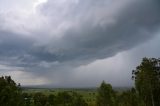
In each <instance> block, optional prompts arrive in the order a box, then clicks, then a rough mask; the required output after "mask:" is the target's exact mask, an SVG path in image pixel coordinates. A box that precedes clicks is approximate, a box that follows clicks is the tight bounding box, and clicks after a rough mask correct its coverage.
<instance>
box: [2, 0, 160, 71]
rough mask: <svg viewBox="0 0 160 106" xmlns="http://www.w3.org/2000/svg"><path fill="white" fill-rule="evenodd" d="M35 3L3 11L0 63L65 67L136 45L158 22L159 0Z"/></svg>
mask: <svg viewBox="0 0 160 106" xmlns="http://www.w3.org/2000/svg"><path fill="white" fill-rule="evenodd" d="M36 9H37V10H36V13H34V14H29V15H28V17H27V18H26V17H22V15H20V14H18V15H17V14H16V13H14V11H12V12H11V13H12V14H13V16H12V14H9V15H8V14H4V13H0V37H1V39H0V48H1V49H0V54H1V55H0V64H3V65H8V66H13V67H23V68H24V69H23V71H30V72H32V73H34V74H35V73H36V74H42V73H46V72H47V73H49V72H54V71H55V72H56V71H57V70H64V71H65V68H68V69H72V68H71V67H74V68H75V67H79V66H81V65H85V64H89V63H92V62H94V61H96V60H98V59H105V58H108V57H112V56H114V55H116V54H117V53H119V52H122V51H125V50H129V49H132V48H134V47H136V46H138V45H140V44H142V43H144V42H146V41H148V40H149V39H152V38H153V37H155V34H156V33H157V31H158V30H159V26H160V14H159V10H160V2H159V1H158V0H134V1H132V0H99V1H97V0H54V1H53V0H48V1H47V2H46V3H43V4H40V5H38V6H37V8H36ZM15 15H16V16H17V17H18V18H19V20H16V18H15ZM14 25H15V26H14ZM13 26H14V27H13ZM44 70H45V71H44ZM66 70H67V69H66Z"/></svg>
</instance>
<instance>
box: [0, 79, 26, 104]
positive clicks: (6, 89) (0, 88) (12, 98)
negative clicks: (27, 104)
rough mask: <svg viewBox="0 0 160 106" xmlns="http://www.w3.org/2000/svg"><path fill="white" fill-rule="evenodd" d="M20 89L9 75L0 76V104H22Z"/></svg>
mask: <svg viewBox="0 0 160 106" xmlns="http://www.w3.org/2000/svg"><path fill="white" fill-rule="evenodd" d="M22 104H23V100H22V98H21V90H20V88H19V86H17V85H16V83H15V82H14V81H13V80H12V79H11V77H10V76H5V77H3V76H2V77H0V105H1V106H22Z"/></svg>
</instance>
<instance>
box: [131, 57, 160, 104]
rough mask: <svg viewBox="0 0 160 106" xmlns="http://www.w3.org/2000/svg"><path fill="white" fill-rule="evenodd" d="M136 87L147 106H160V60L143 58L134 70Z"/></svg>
mask: <svg viewBox="0 0 160 106" xmlns="http://www.w3.org/2000/svg"><path fill="white" fill-rule="evenodd" d="M132 73H133V75H134V76H133V78H135V86H136V89H137V91H138V93H139V96H140V97H141V99H142V100H143V101H144V103H145V105H146V106H160V60H159V59H155V58H143V60H142V62H141V64H140V65H139V66H138V67H137V68H136V70H133V72H132Z"/></svg>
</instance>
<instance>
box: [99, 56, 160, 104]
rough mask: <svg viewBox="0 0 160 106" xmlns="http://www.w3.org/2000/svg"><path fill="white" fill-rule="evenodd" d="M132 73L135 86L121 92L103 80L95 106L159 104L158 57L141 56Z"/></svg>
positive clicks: (159, 63) (159, 68) (159, 64)
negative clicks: (140, 60) (141, 58)
mask: <svg viewBox="0 0 160 106" xmlns="http://www.w3.org/2000/svg"><path fill="white" fill-rule="evenodd" d="M132 75H133V76H132V79H133V80H134V81H135V88H132V89H130V90H128V91H124V92H122V93H120V92H118V93H117V92H115V91H114V90H113V89H112V86H111V85H110V84H106V83H105V82H104V81H103V82H102V84H101V86H100V88H99V89H98V96H97V106H160V59H155V58H143V60H142V62H141V64H140V65H139V66H137V67H136V69H135V70H133V71H132Z"/></svg>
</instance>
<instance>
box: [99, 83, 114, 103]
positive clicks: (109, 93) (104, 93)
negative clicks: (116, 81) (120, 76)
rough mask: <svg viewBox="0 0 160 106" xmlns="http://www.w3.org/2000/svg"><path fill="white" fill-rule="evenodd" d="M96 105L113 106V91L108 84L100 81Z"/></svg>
mask: <svg viewBox="0 0 160 106" xmlns="http://www.w3.org/2000/svg"><path fill="white" fill-rule="evenodd" d="M97 105H98V106H115V92H114V91H113V89H112V86H111V85H110V84H106V83H105V82H104V81H103V82H102V84H101V86H100V88H99V89H98V96H97Z"/></svg>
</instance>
